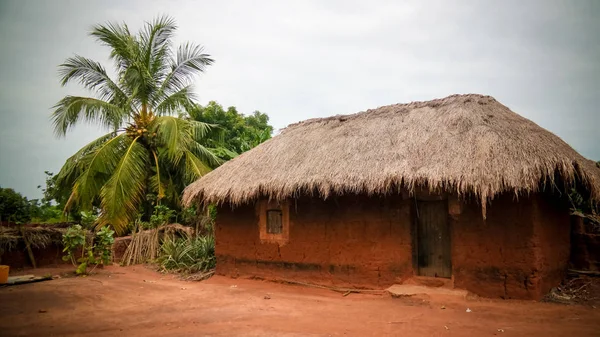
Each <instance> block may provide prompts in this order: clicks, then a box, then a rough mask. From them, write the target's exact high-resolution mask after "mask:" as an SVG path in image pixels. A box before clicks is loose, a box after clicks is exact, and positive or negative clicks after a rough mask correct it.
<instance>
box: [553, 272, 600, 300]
mask: <svg viewBox="0 0 600 337" xmlns="http://www.w3.org/2000/svg"><path fill="white" fill-rule="evenodd" d="M545 300H546V301H549V302H557V303H564V304H589V305H596V304H599V303H600V277H598V276H589V275H581V274H577V273H570V275H569V277H568V278H567V279H566V280H565V281H563V282H562V283H561V284H560V285H559V286H558V287H556V288H553V289H552V290H551V291H550V293H549V294H548V295H546V297H545Z"/></svg>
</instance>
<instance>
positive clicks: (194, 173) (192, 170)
mask: <svg viewBox="0 0 600 337" xmlns="http://www.w3.org/2000/svg"><path fill="white" fill-rule="evenodd" d="M184 153H185V172H184V176H185V180H186V181H187V183H191V182H193V181H196V180H198V178H200V177H202V176H203V175H205V174H207V173H208V172H210V171H211V170H212V169H211V168H210V167H208V166H207V165H206V164H205V163H204V162H203V161H202V160H201V159H200V158H198V157H197V156H195V155H194V154H193V153H192V152H191V151H188V150H186V151H184Z"/></svg>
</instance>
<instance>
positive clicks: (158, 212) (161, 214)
mask: <svg viewBox="0 0 600 337" xmlns="http://www.w3.org/2000/svg"><path fill="white" fill-rule="evenodd" d="M174 218H175V211H174V210H172V209H170V208H169V207H167V206H164V205H156V206H154V214H152V216H151V217H150V228H157V227H159V226H162V225H166V224H169V223H171V221H172V220H173V219H174Z"/></svg>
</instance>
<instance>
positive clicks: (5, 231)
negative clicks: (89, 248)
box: [0, 226, 66, 252]
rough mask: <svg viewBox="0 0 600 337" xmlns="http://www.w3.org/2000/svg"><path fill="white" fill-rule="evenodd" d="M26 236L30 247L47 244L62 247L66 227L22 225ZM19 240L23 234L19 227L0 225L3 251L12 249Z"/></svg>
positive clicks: (0, 247)
mask: <svg viewBox="0 0 600 337" xmlns="http://www.w3.org/2000/svg"><path fill="white" fill-rule="evenodd" d="M23 229H24V233H25V235H26V236H27V241H28V242H29V244H30V245H31V247H32V248H36V249H43V248H46V247H49V246H52V245H54V246H58V247H62V236H63V234H64V233H65V231H66V229H64V228H54V227H48V226H40V227H29V226H26V227H23ZM19 242H23V235H22V234H21V230H20V227H14V226H13V227H4V226H0V250H3V251H5V252H9V251H12V250H14V249H16V248H17V247H18V244H19Z"/></svg>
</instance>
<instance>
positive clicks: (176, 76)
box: [49, 17, 221, 233]
mask: <svg viewBox="0 0 600 337" xmlns="http://www.w3.org/2000/svg"><path fill="white" fill-rule="evenodd" d="M175 30H176V26H175V21H174V20H173V19H171V18H169V17H160V18H157V19H156V20H154V21H152V22H148V23H146V24H145V26H144V27H143V28H142V29H141V31H140V32H139V33H138V34H131V33H130V31H129V29H128V27H127V26H126V25H125V24H113V23H109V24H106V25H98V26H95V27H94V28H93V29H92V32H91V36H93V37H94V38H96V39H97V40H98V41H99V42H100V43H101V44H103V45H105V46H107V47H109V48H110V49H111V54H110V57H111V59H112V60H113V61H114V63H115V66H116V69H115V71H116V74H117V76H116V80H113V79H111V78H110V76H109V75H108V74H107V72H106V70H105V69H104V67H103V66H102V65H101V64H100V63H98V62H95V61H93V60H90V59H87V58H85V57H82V56H79V55H76V56H74V57H71V58H68V59H67V60H66V61H65V62H64V63H63V64H61V65H60V66H59V73H60V75H61V84H62V85H66V84H67V83H70V82H73V81H76V82H78V83H80V84H81V85H82V86H83V87H84V88H85V89H88V90H89V91H91V92H93V93H94V97H80V96H66V97H64V98H63V99H62V100H60V101H59V102H58V103H57V104H56V105H55V107H54V108H55V111H54V113H53V114H52V121H53V124H54V130H55V133H56V134H57V135H58V136H64V135H65V134H66V133H67V132H68V131H69V130H70V129H71V128H72V127H73V126H75V125H76V124H77V123H79V122H91V123H95V124H97V125H99V126H100V127H104V128H106V129H108V130H110V131H111V132H109V133H108V134H106V135H104V136H102V137H100V138H98V139H96V140H94V141H93V142H91V143H89V144H88V145H86V146H84V147H83V148H82V149H80V150H79V151H78V152H77V153H75V154H74V155H73V156H71V157H70V158H69V159H67V161H66V162H65V164H64V165H63V167H62V169H61V171H60V172H59V174H58V176H57V178H56V180H55V181H54V183H55V185H54V186H56V187H57V190H58V191H62V190H63V189H69V194H68V197H67V198H65V203H64V208H65V210H66V211H73V210H83V211H88V210H91V209H93V207H94V206H96V207H97V206H100V208H101V209H102V211H101V212H100V217H99V219H98V226H104V225H110V226H112V227H113V228H114V229H115V230H116V231H117V232H118V233H123V232H124V231H125V230H126V228H127V226H129V224H131V223H132V222H133V221H134V220H135V219H136V217H137V214H138V213H139V212H140V210H142V211H143V216H144V217H145V218H144V220H148V219H147V218H148V217H150V215H151V212H145V211H144V210H150V209H151V207H152V205H151V204H150V202H149V201H148V200H147V198H145V196H146V195H147V194H154V195H156V199H157V200H156V203H160V202H163V203H165V204H167V205H168V206H170V207H171V208H173V209H176V208H179V207H180V195H181V191H182V190H183V188H184V187H185V186H187V185H188V184H189V183H191V182H192V181H194V180H196V179H198V178H199V177H200V176H202V175H204V174H206V173H207V172H209V171H210V170H211V169H212V168H214V167H216V166H218V165H219V164H220V163H221V160H220V159H219V158H218V157H217V156H215V155H214V154H213V153H212V152H211V151H210V150H209V149H208V148H207V147H206V146H205V145H204V144H207V143H210V142H209V141H208V140H206V137H208V136H209V134H210V132H211V130H212V128H213V127H212V126H211V125H208V124H206V123H202V122H198V121H194V120H191V119H180V118H178V117H175V116H174V115H177V114H179V113H181V111H182V110H183V109H184V108H185V107H188V106H190V105H192V104H193V103H192V99H193V98H194V97H193V92H192V82H193V79H194V76H195V75H197V74H199V73H202V72H204V70H205V69H206V67H208V66H209V65H211V64H212V63H213V60H212V59H211V58H210V56H209V55H207V54H205V53H204V52H203V49H202V47H200V46H197V45H194V44H191V43H185V44H182V45H181V46H179V48H177V49H175V48H173V46H172V38H173V34H174V32H175ZM49 193H50V194H52V195H54V193H51V192H49ZM58 194H59V195H62V194H61V193H58ZM62 200H63V199H61V200H60V201H59V203H61V202H62ZM76 213H79V212H76Z"/></svg>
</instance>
